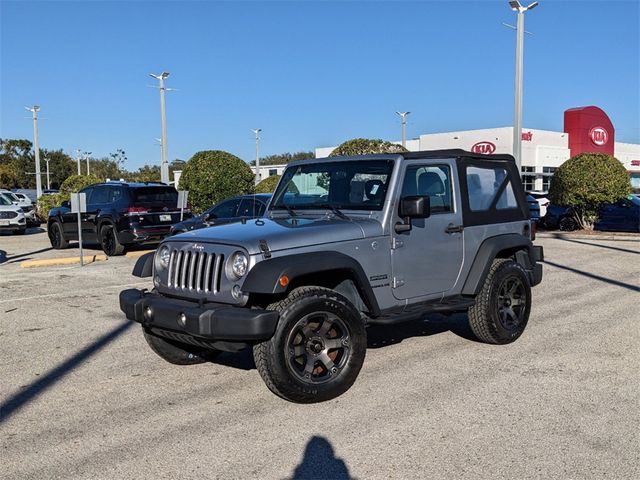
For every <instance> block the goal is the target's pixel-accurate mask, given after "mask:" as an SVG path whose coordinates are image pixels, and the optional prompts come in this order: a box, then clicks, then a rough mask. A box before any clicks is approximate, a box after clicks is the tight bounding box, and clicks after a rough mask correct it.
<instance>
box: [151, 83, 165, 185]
mask: <svg viewBox="0 0 640 480" xmlns="http://www.w3.org/2000/svg"><path fill="white" fill-rule="evenodd" d="M149 75H151V76H152V77H153V78H156V79H158V81H159V82H160V124H161V127H162V148H161V149H160V181H161V182H163V183H167V184H168V183H169V160H168V157H169V155H168V153H167V114H166V110H165V105H164V92H165V90H166V89H165V87H164V80H165V78H167V77H168V76H169V72H162V73H161V74H159V75H155V74H153V73H150V74H149Z"/></svg>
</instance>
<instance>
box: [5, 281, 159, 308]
mask: <svg viewBox="0 0 640 480" xmlns="http://www.w3.org/2000/svg"><path fill="white" fill-rule="evenodd" d="M138 285H149V282H135V283H125V284H122V285H105V286H101V287H98V288H90V289H88V290H74V291H72V292H59V293H47V294H45V295H34V296H32V297H20V298H9V299H7V300H0V303H9V302H20V301H23V300H35V299H38V298H48V297H59V296H69V295H70V294H71V295H74V296H75V295H77V294H81V293H89V292H95V291H98V290H104V289H105V288H114V287H118V288H122V287H135V286H138Z"/></svg>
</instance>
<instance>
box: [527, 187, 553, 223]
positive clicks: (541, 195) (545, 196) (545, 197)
mask: <svg viewBox="0 0 640 480" xmlns="http://www.w3.org/2000/svg"><path fill="white" fill-rule="evenodd" d="M526 194H527V195H531V196H532V197H533V198H535V199H536V201H537V202H538V205H539V206H540V218H542V217H544V216H545V215H546V214H547V207H548V206H549V204H550V203H551V202H550V201H549V192H548V191H546V190H530V191H528V192H526Z"/></svg>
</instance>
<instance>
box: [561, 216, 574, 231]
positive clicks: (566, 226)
mask: <svg viewBox="0 0 640 480" xmlns="http://www.w3.org/2000/svg"><path fill="white" fill-rule="evenodd" d="M558 228H559V229H560V231H561V232H573V231H574V230H577V229H578V222H576V221H575V220H574V219H573V218H571V217H563V218H562V219H561V220H560V223H559V225H558Z"/></svg>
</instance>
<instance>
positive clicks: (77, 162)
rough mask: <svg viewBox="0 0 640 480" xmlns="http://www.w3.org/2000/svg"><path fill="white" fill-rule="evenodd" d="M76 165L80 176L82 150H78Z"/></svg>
mask: <svg viewBox="0 0 640 480" xmlns="http://www.w3.org/2000/svg"><path fill="white" fill-rule="evenodd" d="M76 164H77V165H78V175H82V174H81V173H80V149H79V148H76Z"/></svg>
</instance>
